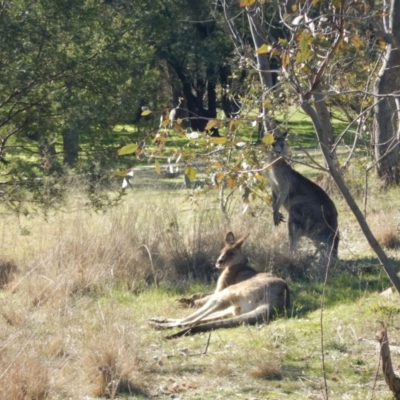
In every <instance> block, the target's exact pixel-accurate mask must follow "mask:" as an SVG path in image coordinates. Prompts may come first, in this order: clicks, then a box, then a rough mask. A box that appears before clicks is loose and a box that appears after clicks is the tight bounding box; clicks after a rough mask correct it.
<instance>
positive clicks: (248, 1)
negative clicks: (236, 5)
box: [240, 0, 256, 7]
mask: <svg viewBox="0 0 400 400" xmlns="http://www.w3.org/2000/svg"><path fill="white" fill-rule="evenodd" d="M255 2H256V0H240V7H250V6H252V5H253V4H254V3H255Z"/></svg>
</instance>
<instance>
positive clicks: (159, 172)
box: [154, 160, 161, 174]
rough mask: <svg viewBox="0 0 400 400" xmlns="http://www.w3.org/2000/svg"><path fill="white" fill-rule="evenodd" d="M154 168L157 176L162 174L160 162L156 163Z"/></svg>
mask: <svg viewBox="0 0 400 400" xmlns="http://www.w3.org/2000/svg"><path fill="white" fill-rule="evenodd" d="M154 166H155V167H156V172H157V174H161V166H160V163H159V162H158V160H156V162H155V163H154Z"/></svg>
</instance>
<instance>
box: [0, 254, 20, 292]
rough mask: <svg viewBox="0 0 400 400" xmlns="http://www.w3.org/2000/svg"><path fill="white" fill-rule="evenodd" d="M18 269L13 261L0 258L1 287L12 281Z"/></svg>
mask: <svg viewBox="0 0 400 400" xmlns="http://www.w3.org/2000/svg"><path fill="white" fill-rule="evenodd" d="M17 271H18V268H17V265H16V264H15V263H14V262H13V261H11V260H7V259H0V289H2V288H4V287H5V286H6V285H8V284H9V283H10V282H11V280H12V279H13V278H14V276H15V274H16V273H17Z"/></svg>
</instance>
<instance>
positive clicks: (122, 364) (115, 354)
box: [82, 322, 150, 399]
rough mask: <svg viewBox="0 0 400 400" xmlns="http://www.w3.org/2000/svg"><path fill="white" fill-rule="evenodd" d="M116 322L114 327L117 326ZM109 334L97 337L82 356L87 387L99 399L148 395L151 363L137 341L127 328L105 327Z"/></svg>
mask: <svg viewBox="0 0 400 400" xmlns="http://www.w3.org/2000/svg"><path fill="white" fill-rule="evenodd" d="M115 324H116V322H114V324H113V325H115ZM105 329H106V331H107V332H102V333H99V334H97V335H96V337H95V340H91V341H90V343H88V344H87V347H86V348H85V350H84V355H83V357H82V369H83V371H84V375H85V377H86V382H83V385H84V386H86V387H87V386H89V387H90V388H91V389H90V392H91V394H92V395H93V396H96V397H106V398H110V399H114V398H116V396H117V395H119V394H129V395H142V396H145V395H146V394H147V385H148V384H149V383H150V380H149V377H148V375H147V369H148V368H147V363H146V361H144V359H142V358H141V357H140V356H139V353H138V350H137V349H136V346H135V343H134V341H135V338H134V337H132V336H131V335H130V334H128V333H125V332H124V331H125V327H122V326H119V327H118V328H115V327H112V326H108V325H107V326H106V327H105Z"/></svg>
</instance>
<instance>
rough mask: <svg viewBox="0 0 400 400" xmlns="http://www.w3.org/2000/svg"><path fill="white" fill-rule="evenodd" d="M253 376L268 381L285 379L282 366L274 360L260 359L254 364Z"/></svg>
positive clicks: (251, 372)
mask: <svg viewBox="0 0 400 400" xmlns="http://www.w3.org/2000/svg"><path fill="white" fill-rule="evenodd" d="M250 374H251V376H252V377H254V378H257V379H265V380H268V381H280V380H282V379H283V374H282V370H281V367H280V366H278V365H277V364H276V362H273V361H270V360H269V361H267V360H260V361H259V362H258V363H255V364H254V365H253V368H252V369H251V371H250Z"/></svg>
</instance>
